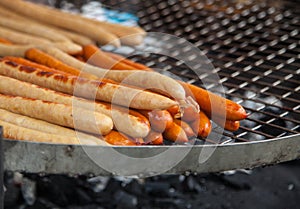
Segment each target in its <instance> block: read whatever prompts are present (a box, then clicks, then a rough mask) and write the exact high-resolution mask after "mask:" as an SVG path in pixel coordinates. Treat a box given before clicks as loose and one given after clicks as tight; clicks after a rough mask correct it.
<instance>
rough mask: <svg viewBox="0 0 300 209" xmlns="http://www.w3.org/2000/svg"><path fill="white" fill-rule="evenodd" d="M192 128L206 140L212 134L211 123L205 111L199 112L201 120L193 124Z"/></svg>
mask: <svg viewBox="0 0 300 209" xmlns="http://www.w3.org/2000/svg"><path fill="white" fill-rule="evenodd" d="M191 128H192V129H193V130H194V132H195V133H197V135H198V136H199V137H201V138H203V139H204V138H206V137H207V136H208V135H209V134H210V132H211V128H212V126H211V122H210V120H209V118H208V117H207V116H206V114H205V113H204V112H203V111H200V112H199V118H198V119H197V120H195V121H194V122H192V123H191Z"/></svg>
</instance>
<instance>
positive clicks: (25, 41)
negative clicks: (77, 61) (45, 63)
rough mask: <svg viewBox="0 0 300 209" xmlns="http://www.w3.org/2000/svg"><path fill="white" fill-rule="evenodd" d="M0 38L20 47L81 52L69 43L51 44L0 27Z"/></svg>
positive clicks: (43, 39) (79, 47)
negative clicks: (40, 47) (32, 46)
mask: <svg viewBox="0 0 300 209" xmlns="http://www.w3.org/2000/svg"><path fill="white" fill-rule="evenodd" d="M0 34H1V37H3V38H6V39H8V40H9V41H11V42H13V43H16V44H21V45H35V46H46V47H47V46H54V47H57V48H59V49H61V50H63V51H65V52H67V53H69V54H77V53H79V52H81V51H82V47H81V46H79V45H77V44H74V43H72V42H70V41H64V42H63V41H62V42H51V41H49V40H47V39H45V38H41V37H37V36H33V35H30V34H23V33H21V32H18V31H14V30H11V29H8V28H4V27H1V26H0Z"/></svg>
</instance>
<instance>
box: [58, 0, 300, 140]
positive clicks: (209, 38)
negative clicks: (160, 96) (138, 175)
mask: <svg viewBox="0 0 300 209" xmlns="http://www.w3.org/2000/svg"><path fill="white" fill-rule="evenodd" d="M59 2H60V1H57V5H59ZM79 2H81V3H84V1H79ZM102 3H103V4H104V5H107V6H109V7H111V8H114V9H118V10H124V11H129V12H133V13H135V14H137V16H138V17H139V24H140V25H141V26H142V27H143V28H144V29H146V30H147V31H150V32H164V33H169V34H174V35H176V36H179V37H182V38H185V39H186V40H188V41H189V42H191V43H193V44H194V45H195V46H197V47H198V48H199V49H200V50H202V52H204V53H205V55H206V56H207V57H208V58H209V59H210V60H211V62H212V64H213V65H214V67H215V72H216V73H218V75H219V77H220V83H221V84H222V85H223V87H224V88H225V89H226V97H227V98H229V99H232V100H234V101H236V102H238V103H239V104H241V105H243V106H244V107H245V109H246V110H247V112H248V113H249V117H248V119H246V120H244V121H242V122H241V127H240V129H239V130H238V131H237V132H235V133H231V132H226V131H225V132H224V133H223V136H224V137H223V139H222V140H221V142H218V143H232V142H247V141H257V140H264V139H270V138H277V137H282V136H288V135H293V134H299V133H300V120H299V119H300V93H299V91H300V59H299V58H300V55H299V54H300V53H299V52H300V47H299V45H300V34H299V30H300V6H299V5H300V4H299V2H297V1H291V0H290V1H282V0H281V1H262V0H255V1H254V0H249V1H248V0H235V1H233V0H232V1H218V0H207V1H200V0H191V1H187V0H153V1H142V0H126V1H125V0H118V1H116V0H109V1H108V0H104V1H102ZM79 6H80V5H79ZM166 41H167V40H166ZM169 47H170V48H171V49H172V47H174V46H173V45H170V46H169ZM181 50H182V51H178V49H177V48H176V49H175V48H174V53H175V54H176V53H177V54H178V53H181V52H184V53H187V52H188V49H181ZM133 59H134V60H136V61H140V62H142V63H144V64H146V65H148V66H149V67H153V68H159V69H161V71H169V72H172V73H173V74H175V75H177V76H180V77H181V78H183V79H184V80H185V81H188V82H190V83H195V84H197V85H201V82H199V79H198V78H197V77H196V76H195V75H194V74H193V73H191V72H190V71H189V69H188V68H187V66H186V65H185V63H183V62H180V61H178V60H173V59H172V58H170V57H167V56H163V55H160V56H158V55H154V54H148V55H143V56H134V57H133ZM194 59H195V58H194ZM191 61H194V62H195V63H197V60H193V57H192V56H191ZM201 67H203V66H201ZM204 67H205V66H204ZM209 76H210V74H209V73H204V74H203V75H201V78H206V79H208V80H209ZM205 87H206V88H207V89H208V90H213V91H214V92H216V93H218V92H217V91H218V89H214V87H215V86H214V84H213V81H212V84H211V85H209V86H205ZM218 131H219V130H218V129H217V128H215V129H214V132H215V133H218ZM207 141H209V142H211V143H216V142H214V140H213V135H212V137H210V139H207Z"/></svg>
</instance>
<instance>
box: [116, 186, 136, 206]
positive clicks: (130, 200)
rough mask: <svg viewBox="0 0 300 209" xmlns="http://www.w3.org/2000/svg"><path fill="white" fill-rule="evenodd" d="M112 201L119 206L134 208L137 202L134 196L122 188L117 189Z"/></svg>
mask: <svg viewBox="0 0 300 209" xmlns="http://www.w3.org/2000/svg"><path fill="white" fill-rule="evenodd" d="M113 198H114V202H115V203H116V204H117V206H118V207H120V208H135V207H136V206H137V204H138V199H137V197H136V196H134V195H131V194H129V193H127V192H124V191H122V190H118V191H117V192H116V193H115V194H114V196H113Z"/></svg>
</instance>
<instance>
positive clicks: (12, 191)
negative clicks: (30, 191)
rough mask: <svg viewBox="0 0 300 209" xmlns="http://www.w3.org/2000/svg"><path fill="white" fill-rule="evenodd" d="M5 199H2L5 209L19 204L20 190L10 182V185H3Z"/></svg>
mask: <svg viewBox="0 0 300 209" xmlns="http://www.w3.org/2000/svg"><path fill="white" fill-rule="evenodd" d="M4 195H5V198H4V205H5V206H6V207H7V208H12V207H13V206H15V205H16V203H18V202H19V200H20V196H21V188H20V187H19V186H16V185H15V184H13V182H12V181H11V182H10V183H8V184H6V185H5V193H4Z"/></svg>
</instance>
